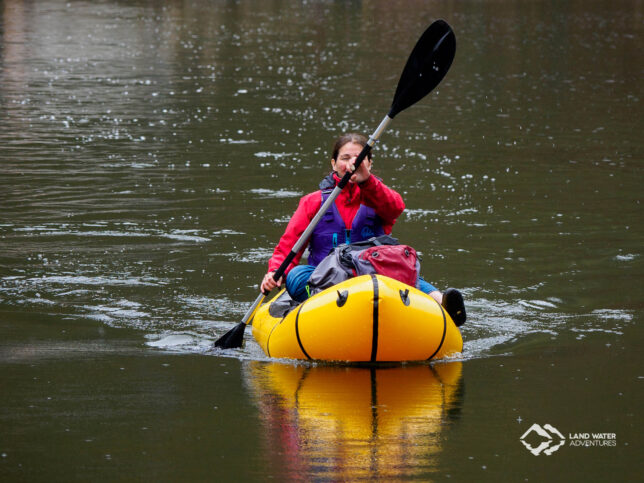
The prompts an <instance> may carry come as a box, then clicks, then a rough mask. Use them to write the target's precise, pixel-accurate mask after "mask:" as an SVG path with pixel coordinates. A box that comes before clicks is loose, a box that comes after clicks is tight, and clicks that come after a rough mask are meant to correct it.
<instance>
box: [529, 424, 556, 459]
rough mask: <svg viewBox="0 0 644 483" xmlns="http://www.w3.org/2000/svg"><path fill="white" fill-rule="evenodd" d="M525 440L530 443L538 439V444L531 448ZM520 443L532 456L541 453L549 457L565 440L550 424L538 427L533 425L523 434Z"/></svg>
mask: <svg viewBox="0 0 644 483" xmlns="http://www.w3.org/2000/svg"><path fill="white" fill-rule="evenodd" d="M527 438H529V439H530V441H531V442H533V441H534V440H535V439H539V440H540V442H539V443H538V444H537V445H536V446H533V445H532V444H531V442H528V441H527V440H526V439H527ZM520 441H521V442H522V443H523V445H524V446H525V447H526V448H527V449H528V451H530V453H532V454H533V455H535V456H539V455H540V454H542V453H543V454H545V455H547V456H550V455H551V454H552V453H554V452H555V451H557V450H558V449H559V448H561V447H562V446H563V445H564V443H565V442H566V438H564V435H563V434H561V433H560V432H559V430H558V429H557V428H555V427H554V426H552V425H550V424H544V425H543V426H539V425H538V424H536V423H535V424H533V425H532V426H530V428H528V430H527V431H526V432H525V433H523V436H521V438H520Z"/></svg>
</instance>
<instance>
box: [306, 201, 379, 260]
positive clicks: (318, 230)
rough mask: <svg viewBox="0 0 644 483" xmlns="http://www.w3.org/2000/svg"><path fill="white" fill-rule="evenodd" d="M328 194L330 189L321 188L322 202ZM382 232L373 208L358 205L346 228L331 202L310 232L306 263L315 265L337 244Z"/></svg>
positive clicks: (377, 234)
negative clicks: (348, 227) (349, 227)
mask: <svg viewBox="0 0 644 483" xmlns="http://www.w3.org/2000/svg"><path fill="white" fill-rule="evenodd" d="M330 194H331V190H322V204H324V202H325V201H326V199H327V198H328V197H329V195H330ZM384 234H385V231H384V229H383V227H382V220H381V219H380V217H379V216H378V215H377V214H376V210H374V209H373V208H370V207H368V206H366V205H360V208H358V212H357V213H356V215H355V217H354V218H353V222H352V223H351V229H350V230H347V229H346V225H345V224H344V220H343V219H342V216H340V212H339V211H338V208H337V207H336V206H335V203H332V204H331V208H329V210H328V211H327V212H326V213H325V214H324V216H323V217H322V219H321V220H320V222H319V223H318V225H317V226H316V227H315V229H314V230H313V233H312V234H311V240H310V242H309V252H310V253H309V259H308V263H309V265H313V266H314V267H315V266H317V265H318V264H319V263H320V262H321V261H322V260H323V259H324V258H325V257H326V256H327V255H328V254H329V253H330V252H331V251H332V250H333V249H334V248H335V247H337V246H338V245H342V244H343V243H346V244H348V243H355V242H359V241H363V240H368V239H369V238H371V237H373V236H380V235H384Z"/></svg>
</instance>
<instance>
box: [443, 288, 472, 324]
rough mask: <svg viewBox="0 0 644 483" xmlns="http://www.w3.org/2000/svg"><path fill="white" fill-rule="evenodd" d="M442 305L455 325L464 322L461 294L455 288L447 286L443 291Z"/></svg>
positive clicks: (463, 306) (464, 315)
mask: <svg viewBox="0 0 644 483" xmlns="http://www.w3.org/2000/svg"><path fill="white" fill-rule="evenodd" d="M442 305H443V307H445V310H447V313H448V314H449V316H450V317H451V318H452V320H453V321H454V323H455V324H456V326H457V327H460V326H461V325H463V324H464V323H465V319H466V318H467V315H466V314H465V303H464V302H463V295H462V294H461V292H459V291H458V290H456V289H455V288H448V289H447V290H445V292H443V304H442Z"/></svg>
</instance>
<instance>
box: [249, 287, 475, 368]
mask: <svg viewBox="0 0 644 483" xmlns="http://www.w3.org/2000/svg"><path fill="white" fill-rule="evenodd" d="M252 323H253V337H254V338H255V340H256V341H257V343H258V344H259V345H260V346H261V348H262V349H263V350H264V352H265V353H266V355H268V356H269V357H277V358H288V359H310V360H324V361H348V362H402V361H426V360H432V359H440V358H443V357H446V356H450V355H454V354H457V353H460V352H461V351H462V350H463V339H462V337H461V333H460V331H459V329H458V328H457V327H456V325H455V324H454V322H453V321H452V319H451V317H450V316H449V314H448V313H447V312H446V311H445V310H444V309H443V307H442V306H441V305H440V304H439V303H438V302H436V301H435V300H434V299H433V298H431V297H430V296H429V295H427V294H425V293H423V292H421V291H420V290H417V289H416V288H414V287H411V286H409V285H406V284H404V283H402V282H399V281H397V280H394V279H392V278H389V277H385V276H383V275H363V276H360V277H355V278H351V279H349V280H346V281H344V282H342V283H340V284H337V285H334V286H333V287H330V288H328V289H326V290H324V291H323V292H320V293H318V294H316V295H314V296H313V297H311V298H309V299H307V300H306V301H305V302H303V303H301V304H299V305H298V304H297V303H296V302H294V301H293V300H292V299H291V298H290V297H289V296H288V293H286V291H284V290H282V291H281V292H280V293H279V294H278V295H277V296H276V297H275V298H274V299H273V300H271V302H270V303H268V304H265V305H264V306H262V307H261V308H260V309H259V310H258V311H257V314H256V315H255V317H254V318H253V321H252Z"/></svg>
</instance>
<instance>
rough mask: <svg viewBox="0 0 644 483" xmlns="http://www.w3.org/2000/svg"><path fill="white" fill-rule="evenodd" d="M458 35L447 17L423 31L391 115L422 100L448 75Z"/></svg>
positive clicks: (404, 75)
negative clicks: (447, 20) (446, 20)
mask: <svg viewBox="0 0 644 483" xmlns="http://www.w3.org/2000/svg"><path fill="white" fill-rule="evenodd" d="M455 52H456V36H455V35H454V32H453V31H452V28H451V27H450V26H449V25H448V24H447V22H445V21H444V20H436V21H435V22H434V23H433V24H431V25H430V26H429V27H428V28H427V30H425V33H423V35H421V37H420V39H418V42H417V43H416V46H415V47H414V50H412V51H411V54H410V55H409V59H408V60H407V64H406V65H405V69H404V70H403V73H402V75H401V76H400V80H399V81H398V87H397V88H396V94H395V95H394V101H393V103H392V104H391V110H390V111H389V117H390V118H392V119H393V118H394V116H395V115H396V114H398V113H399V112H400V111H402V110H404V109H407V108H408V107H409V106H411V105H412V104H415V103H416V102H418V101H420V100H421V99H422V98H423V97H425V96H426V95H427V94H429V93H430V92H431V91H432V90H433V89H434V88H435V87H436V86H437V85H438V84H439V83H440V81H442V80H443V77H445V74H447V71H448V70H449V68H450V66H451V65H452V61H453V60H454V53H455Z"/></svg>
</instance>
